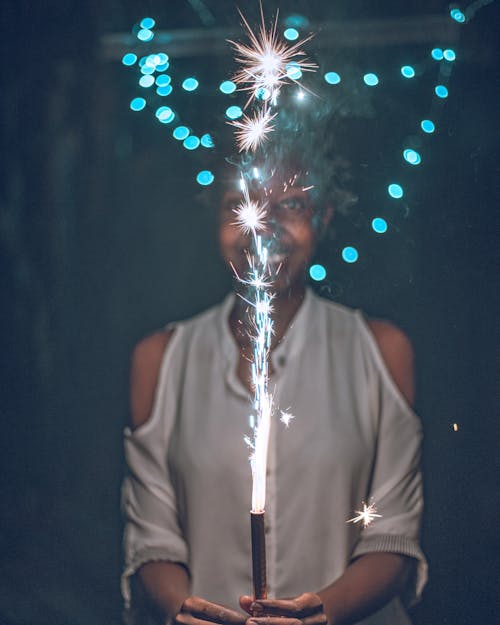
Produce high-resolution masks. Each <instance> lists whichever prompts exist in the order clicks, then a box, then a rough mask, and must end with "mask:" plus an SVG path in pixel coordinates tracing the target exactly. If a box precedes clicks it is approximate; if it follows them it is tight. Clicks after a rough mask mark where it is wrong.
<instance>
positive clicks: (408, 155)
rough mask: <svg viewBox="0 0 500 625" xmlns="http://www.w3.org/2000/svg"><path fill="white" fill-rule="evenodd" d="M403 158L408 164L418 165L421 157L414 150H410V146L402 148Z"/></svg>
mask: <svg viewBox="0 0 500 625" xmlns="http://www.w3.org/2000/svg"><path fill="white" fill-rule="evenodd" d="M403 158H404V159H405V161H406V162H407V163H410V165H420V163H421V162H422V157H421V156H420V154H419V153H418V152H417V151H416V150H412V149H411V148H407V149H406V150H403Z"/></svg>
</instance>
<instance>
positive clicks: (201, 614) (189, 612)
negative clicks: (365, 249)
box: [174, 597, 247, 625]
mask: <svg viewBox="0 0 500 625" xmlns="http://www.w3.org/2000/svg"><path fill="white" fill-rule="evenodd" d="M246 619H247V617H246V616H245V615H244V614H241V613H239V612H236V611H235V610H231V609H230V608H226V607H224V606H222V605H218V604H217V603H211V602H210V601H206V600H205V599H202V598H201V597H188V598H187V599H185V600H184V603H183V604H182V606H181V609H180V611H179V612H178V613H177V615H176V617H175V619H174V623H176V624H177V625H207V621H208V622H210V623H217V624H218V625H245V622H246Z"/></svg>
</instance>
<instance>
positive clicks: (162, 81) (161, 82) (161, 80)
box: [156, 74, 172, 87]
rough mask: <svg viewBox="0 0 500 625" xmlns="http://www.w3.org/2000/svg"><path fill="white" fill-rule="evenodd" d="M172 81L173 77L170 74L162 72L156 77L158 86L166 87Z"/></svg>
mask: <svg viewBox="0 0 500 625" xmlns="http://www.w3.org/2000/svg"><path fill="white" fill-rule="evenodd" d="M171 82H172V78H171V77H170V76H169V75H168V74H160V76H158V77H157V79H156V84H157V85H158V87H166V86H168V85H169V84H170V83H171Z"/></svg>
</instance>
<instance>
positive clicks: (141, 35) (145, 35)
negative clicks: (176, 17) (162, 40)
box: [137, 28, 155, 41]
mask: <svg viewBox="0 0 500 625" xmlns="http://www.w3.org/2000/svg"><path fill="white" fill-rule="evenodd" d="M154 36H155V34H154V32H153V31H152V30H149V28H141V30H140V31H139V32H138V33H137V39H139V41H151V40H152V39H153V37H154Z"/></svg>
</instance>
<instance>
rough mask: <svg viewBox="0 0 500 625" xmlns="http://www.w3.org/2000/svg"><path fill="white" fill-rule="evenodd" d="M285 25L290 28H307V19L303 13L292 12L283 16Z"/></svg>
mask: <svg viewBox="0 0 500 625" xmlns="http://www.w3.org/2000/svg"><path fill="white" fill-rule="evenodd" d="M285 26H289V27H290V28H307V27H308V26H309V19H308V18H307V17H306V16H305V15H300V14H299V13H293V14H292V15H288V17H286V18H285Z"/></svg>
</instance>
